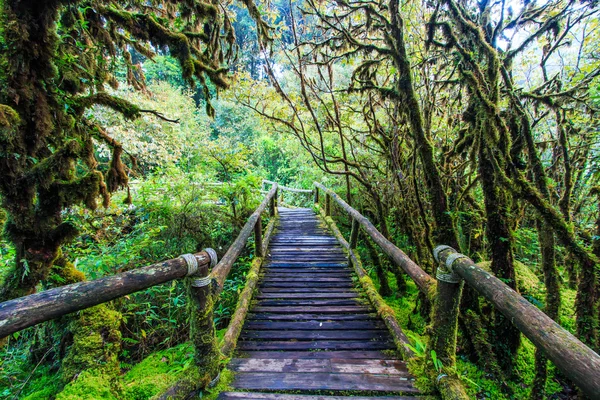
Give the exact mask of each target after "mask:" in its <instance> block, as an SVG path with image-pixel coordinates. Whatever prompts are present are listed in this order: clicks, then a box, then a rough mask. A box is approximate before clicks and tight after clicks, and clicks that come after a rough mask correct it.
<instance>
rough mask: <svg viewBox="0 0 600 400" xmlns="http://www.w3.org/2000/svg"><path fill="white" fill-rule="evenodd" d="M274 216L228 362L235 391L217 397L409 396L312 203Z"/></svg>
mask: <svg viewBox="0 0 600 400" xmlns="http://www.w3.org/2000/svg"><path fill="white" fill-rule="evenodd" d="M279 215H280V220H279V225H278V230H277V233H276V234H275V235H274V236H273V238H272V240H271V242H270V245H269V254H268V260H267V262H266V263H265V265H264V267H263V277H262V279H261V282H260V284H259V288H258V292H257V294H256V295H255V297H254V300H255V304H254V305H253V307H252V308H251V310H250V313H249V314H248V317H247V319H246V323H245V325H244V328H243V331H242V334H241V337H240V341H239V342H238V354H237V356H238V358H234V359H233V360H232V361H231V362H230V364H229V368H230V369H231V370H233V371H234V373H235V378H234V381H233V383H232V387H233V388H235V389H236V392H224V393H221V394H220V396H219V399H222V400H227V399H240V398H244V399H282V400H283V399H288V400H289V399H298V400H301V399H302V400H303V399H307V400H308V399H312V400H315V399H321V398H322V399H338V398H342V397H343V395H353V398H354V399H358V400H360V399H372V398H380V397H379V396H391V397H385V398H389V399H408V398H413V399H414V397H406V396H405V395H409V396H410V395H411V394H415V393H417V390H416V389H415V388H414V386H413V384H412V377H411V376H410V375H409V373H408V371H407V369H406V366H405V364H404V362H402V361H400V360H399V359H398V358H397V357H395V354H396V352H395V351H394V350H395V346H394V343H393V342H392V339H391V337H390V335H389V333H388V331H387V329H386V327H385V325H384V323H383V321H381V319H379V318H378V317H377V315H376V313H375V310H374V309H373V307H371V305H370V304H369V302H368V300H367V299H366V297H363V296H361V293H360V291H359V290H358V289H356V284H355V281H354V280H353V279H352V278H353V274H352V270H351V268H349V267H348V261H347V258H346V255H345V253H344V251H343V250H342V247H341V246H340V245H339V243H338V242H337V240H336V239H335V237H333V236H332V235H331V234H330V233H329V232H328V231H327V230H326V229H325V228H324V225H323V224H322V223H321V222H320V221H319V220H318V219H317V217H316V216H315V214H314V212H313V211H312V210H311V209H286V208H279ZM250 392H251V393H250ZM261 392H263V393H261ZM275 392H287V393H289V392H293V393H294V394H281V393H275ZM297 393H300V394H297ZM323 394H334V395H336V396H333V397H332V396H323ZM357 396H359V397H357ZM365 396H367V397H365ZM368 396H371V397H368ZM372 396H376V397H372Z"/></svg>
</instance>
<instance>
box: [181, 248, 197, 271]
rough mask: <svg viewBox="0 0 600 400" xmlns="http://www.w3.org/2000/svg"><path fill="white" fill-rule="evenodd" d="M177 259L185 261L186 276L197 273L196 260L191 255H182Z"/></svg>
mask: <svg viewBox="0 0 600 400" xmlns="http://www.w3.org/2000/svg"><path fill="white" fill-rule="evenodd" d="M179 257H180V258H183V259H184V260H185V263H186V264H187V275H186V276H192V275H194V274H195V273H196V272H198V260H197V259H196V257H195V256H194V255H193V254H190V253H187V254H182V255H180V256H179Z"/></svg>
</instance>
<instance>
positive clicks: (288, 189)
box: [262, 179, 314, 207]
mask: <svg viewBox="0 0 600 400" xmlns="http://www.w3.org/2000/svg"><path fill="white" fill-rule="evenodd" d="M262 183H263V185H273V184H275V183H276V182H273V181H269V180H267V179H263V181H262ZM278 188H279V200H278V201H279V203H280V204H282V205H285V204H286V198H285V193H290V194H296V195H300V196H303V195H307V194H313V193H314V190H310V189H296V188H291V187H289V186H283V185H279V186H278ZM264 192H265V193H266V191H264ZM306 200H308V201H309V203H310V198H306ZM303 201H304V200H303ZM307 205H308V206H309V207H310V204H307Z"/></svg>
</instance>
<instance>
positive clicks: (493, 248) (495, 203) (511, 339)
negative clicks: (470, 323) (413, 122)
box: [479, 116, 520, 371]
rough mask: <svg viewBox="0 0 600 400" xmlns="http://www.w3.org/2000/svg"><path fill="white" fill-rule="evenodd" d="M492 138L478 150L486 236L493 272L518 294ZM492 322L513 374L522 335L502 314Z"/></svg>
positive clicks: (501, 356)
mask: <svg viewBox="0 0 600 400" xmlns="http://www.w3.org/2000/svg"><path fill="white" fill-rule="evenodd" d="M480 117H481V116H480ZM480 123H481V124H485V120H482V121H480ZM491 135H493V133H487V134H485V136H484V135H482V136H483V137H482V138H481V140H482V143H481V144H480V150H479V175H480V177H481V185H482V188H483V194H484V203H485V211H486V215H487V223H486V236H487V239H488V243H489V248H490V254H491V260H492V266H491V269H492V272H493V273H494V275H496V277H498V278H500V279H502V280H503V281H504V282H505V283H506V284H507V285H508V286H510V287H511V288H513V289H515V290H516V289H517V285H516V279H515V269H514V265H513V261H514V257H513V251H512V238H513V234H512V232H511V229H510V222H509V218H510V211H511V201H512V199H511V197H510V194H509V193H508V192H507V191H506V190H504V189H503V188H502V186H501V185H500V183H499V182H498V180H497V178H496V172H495V170H494V165H493V162H492V159H493V158H494V159H496V161H498V159H501V158H502V155H501V154H500V152H499V151H498V148H497V147H496V146H495V145H494V144H492V143H489V136H491ZM500 165H502V164H500ZM493 321H494V322H493V327H492V343H493V345H494V349H495V353H496V356H497V358H498V362H499V363H500V366H501V367H502V368H504V369H505V370H506V371H510V370H511V369H512V364H513V357H514V354H515V353H516V350H517V348H518V347H519V343H520V334H519V331H518V329H517V328H515V327H514V326H513V325H512V323H511V322H510V320H509V319H508V318H506V317H505V316H504V315H502V314H501V313H499V312H494V318H493Z"/></svg>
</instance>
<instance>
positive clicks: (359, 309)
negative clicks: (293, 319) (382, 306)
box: [253, 306, 373, 314]
mask: <svg viewBox="0 0 600 400" xmlns="http://www.w3.org/2000/svg"><path fill="white" fill-rule="evenodd" d="M253 311H254V312H257V313H278V314H282V313H284V314H293V313H319V314H340V313H353V314H365V313H372V312H373V309H372V308H370V307H365V306H336V307H312V306H307V307H294V306H289V307H286V306H282V307H276V306H272V307H271V306H269V307H266V306H265V307H263V306H257V307H254V309H253Z"/></svg>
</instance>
